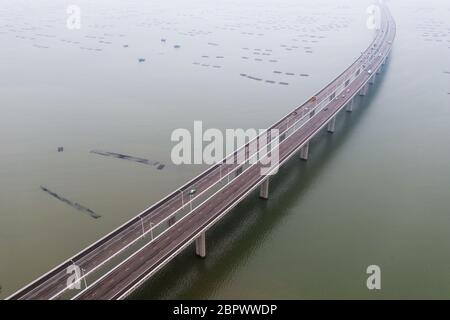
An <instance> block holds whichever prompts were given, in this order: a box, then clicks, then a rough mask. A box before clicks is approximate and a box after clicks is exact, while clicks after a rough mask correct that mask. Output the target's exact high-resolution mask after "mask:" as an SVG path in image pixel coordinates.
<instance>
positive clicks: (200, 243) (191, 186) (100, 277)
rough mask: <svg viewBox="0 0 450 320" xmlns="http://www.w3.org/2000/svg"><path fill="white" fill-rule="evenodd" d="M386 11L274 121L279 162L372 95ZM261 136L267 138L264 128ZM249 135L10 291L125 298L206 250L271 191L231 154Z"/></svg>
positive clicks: (383, 56)
mask: <svg viewBox="0 0 450 320" xmlns="http://www.w3.org/2000/svg"><path fill="white" fill-rule="evenodd" d="M381 15H382V23H381V27H380V29H379V30H376V31H375V32H376V34H375V37H374V40H373V42H372V43H371V44H370V46H369V47H368V48H367V49H366V50H365V51H364V52H363V53H362V54H361V56H360V57H359V58H358V59H357V60H356V61H355V62H354V63H353V64H352V65H351V66H349V67H348V68H347V69H346V70H345V71H344V72H343V73H342V74H340V75H339V76H338V77H337V78H336V79H334V80H333V81H332V82H331V83H330V84H328V85H327V86H326V87H325V88H323V89H322V90H321V91H320V92H318V93H317V94H316V95H315V96H314V97H313V98H311V99H309V100H308V101H307V102H305V103H304V104H302V105H301V106H299V107H297V108H295V109H294V110H293V111H292V112H290V113H289V114H288V115H286V116H285V117H284V118H282V119H281V120H279V121H278V122H276V123H275V124H274V125H272V126H271V127H270V128H269V129H268V131H269V130H270V129H278V130H279V132H280V138H281V139H280V142H279V144H275V141H271V140H269V141H266V142H265V143H266V144H267V147H268V149H269V150H275V148H276V150H277V151H278V152H279V155H280V166H282V165H283V164H284V163H285V162H286V161H288V160H289V159H291V158H292V157H293V156H298V157H300V159H302V160H304V161H306V160H308V153H309V142H310V140H311V139H312V138H313V137H314V136H315V135H316V134H317V133H318V132H319V131H321V130H323V129H325V128H326V130H327V131H328V132H330V133H333V132H334V130H335V124H336V116H337V114H338V113H339V112H341V111H345V112H352V111H353V106H354V99H355V97H356V96H358V95H359V96H364V95H366V94H367V93H368V90H369V89H370V87H371V86H373V85H374V84H375V82H376V79H377V75H378V74H380V73H381V72H382V70H383V67H384V65H385V63H386V60H387V59H388V58H389V54H390V52H391V47H392V43H393V41H394V39H395V35H396V26H395V22H394V20H393V18H392V16H391V14H390V12H389V10H388V9H387V7H386V6H384V5H381ZM255 139H256V140H257V141H256V142H258V143H260V142H261V143H262V141H261V140H262V136H258V137H257V138H255ZM253 142H254V141H253ZM250 143H251V142H249V143H248V144H246V145H244V146H242V147H241V148H240V149H238V150H236V152H234V153H233V154H231V155H229V156H227V157H226V158H225V159H223V161H222V162H220V163H218V164H216V165H213V166H211V167H210V168H208V169H207V170H206V171H204V172H203V173H201V174H200V175H198V176H197V177H195V178H194V179H192V180H191V181H189V182H188V183H186V184H185V185H183V186H182V187H180V188H178V189H177V190H175V191H174V192H173V193H171V194H170V195H168V196H167V197H165V198H164V199H162V200H160V201H159V202H157V203H156V204H154V205H152V206H151V207H149V208H148V209H146V210H144V211H143V212H141V213H140V214H138V215H137V216H136V217H135V218H133V219H131V220H129V221H127V222H126V223H124V224H123V225H122V226H120V227H118V228H117V229H115V230H114V231H112V232H111V233H109V234H108V235H106V236H104V237H103V238H101V239H100V240H98V241H97V242H95V243H94V244H92V245H91V246H89V247H88V248H86V249H84V250H82V251H81V252H79V253H78V254H76V255H75V256H73V257H71V258H70V259H68V260H66V261H65V262H63V263H62V264H60V265H59V266H57V267H55V268H54V269H52V270H51V271H49V272H47V273H46V274H44V275H43V276H41V277H40V278H38V279H37V280H35V281H33V282H32V283H30V284H29V285H27V286H25V287H24V288H22V289H20V290H19V291H17V292H16V293H14V294H13V295H11V296H10V297H9V298H8V299H124V298H126V297H127V296H128V295H129V294H130V293H131V292H133V291H134V290H135V289H136V288H137V287H139V286H140V285H141V284H142V283H143V282H145V281H146V280H147V279H149V278H150V277H151V276H153V275H154V274H155V273H156V272H157V271H158V270H160V269H161V268H162V267H164V265H166V264H167V263H168V262H169V261H171V260H172V259H173V258H174V257H175V256H177V255H178V254H179V253H180V252H181V251H183V250H184V249H185V248H187V247H188V246H190V245H191V244H192V243H195V249H196V254H197V255H198V256H199V257H202V258H205V257H206V254H207V250H206V245H205V238H206V233H207V231H208V229H210V228H211V227H212V226H213V225H214V224H215V223H217V222H219V221H220V220H221V219H222V217H224V216H225V215H226V214H227V213H229V212H230V210H232V209H233V208H234V207H235V206H236V205H237V204H238V203H239V202H240V201H241V200H243V199H244V198H246V197H247V196H248V195H249V194H251V193H252V192H253V191H254V190H255V189H257V188H260V197H261V198H262V199H268V198H269V196H270V192H269V183H270V176H263V175H261V174H260V169H261V168H262V166H261V163H254V162H251V161H248V162H247V163H244V164H242V163H241V164H236V161H227V160H230V158H233V160H234V159H235V157H237V154H238V152H239V151H244V152H245V154H246V156H247V159H250V158H252V157H254V156H256V154H254V153H252V150H251V149H252V148H251V147H250ZM228 163H234V164H228ZM194 190H195V193H194ZM74 265H75V266H77V267H79V268H80V270H81V275H80V278H79V280H80V283H81V284H83V286H82V288H81V289H80V290H74V289H71V288H70V287H68V279H69V277H70V276H71V274H69V273H68V272H67V270H68V268H69V267H71V266H74ZM86 280H89V281H86ZM91 280H92V281H91Z"/></svg>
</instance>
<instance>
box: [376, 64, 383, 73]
mask: <svg viewBox="0 0 450 320" xmlns="http://www.w3.org/2000/svg"><path fill="white" fill-rule="evenodd" d="M381 71H383V65H381V66H380V67H379V68H378V70H377V74H380V73H381Z"/></svg>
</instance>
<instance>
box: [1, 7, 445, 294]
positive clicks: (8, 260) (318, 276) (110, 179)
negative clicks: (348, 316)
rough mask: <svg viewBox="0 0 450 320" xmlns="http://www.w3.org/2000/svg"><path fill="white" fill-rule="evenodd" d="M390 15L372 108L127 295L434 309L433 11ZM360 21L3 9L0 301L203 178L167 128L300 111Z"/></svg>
mask: <svg viewBox="0 0 450 320" xmlns="http://www.w3.org/2000/svg"><path fill="white" fill-rule="evenodd" d="M387 3H388V6H389V7H390V9H391V11H392V14H393V16H394V18H395V20H396V22H397V28H398V30H397V32H398V33H397V39H396V41H395V43H394V49H393V52H392V55H391V59H390V61H389V63H388V65H387V67H386V69H385V71H384V72H383V74H382V75H381V76H380V78H379V80H378V82H377V84H376V85H375V86H374V88H372V89H371V93H370V94H369V95H368V96H367V97H365V98H364V99H359V100H358V105H357V107H356V108H355V111H354V112H353V113H352V114H342V115H341V116H340V117H339V119H338V122H337V130H336V132H335V134H334V135H329V134H327V133H326V132H324V133H322V134H319V135H318V136H317V137H316V138H315V139H314V140H313V143H312V145H311V155H310V161H308V162H307V163H305V162H300V161H299V160H298V159H296V158H294V159H292V160H291V161H290V162H289V163H288V164H287V165H286V166H284V167H283V168H282V169H281V170H280V173H279V174H278V175H277V176H276V177H275V179H274V180H273V182H271V195H270V200H269V201H267V202H263V201H260V200H259V199H258V197H257V194H254V195H252V196H250V197H249V198H248V199H247V200H245V201H244V202H243V203H242V204H241V205H239V206H238V207H237V208H236V209H235V210H233V211H232V212H231V213H230V214H229V216H228V217H227V218H226V219H224V221H223V222H222V223H220V224H218V225H217V226H216V227H215V228H214V229H212V231H210V232H209V233H208V236H207V251H208V257H207V259H204V260H200V259H197V258H195V257H194V255H193V251H192V249H188V250H186V251H185V252H184V253H183V254H181V255H180V256H179V257H177V258H176V259H175V260H174V261H173V262H172V263H170V264H169V265H168V266H167V267H166V268H165V269H164V270H162V271H161V272H160V273H159V274H158V275H157V276H156V277H155V278H154V279H153V280H152V281H150V282H149V283H148V284H146V285H145V286H143V287H142V288H141V289H140V290H138V291H137V292H136V295H134V296H133V297H134V298H187V299H190V298H243V299H252V298H255V299H257V298H290V299H300V298H448V296H449V293H450V232H449V230H450V198H449V196H448V195H449V185H450V125H449V123H450V59H449V58H448V57H449V56H450V55H449V54H450V3H449V2H448V1H438V0H430V1H407V0H392V1H389V2H387ZM73 4H74V5H77V6H79V7H80V8H81V29H79V30H70V29H68V28H67V26H66V22H67V19H68V17H69V14H67V12H66V9H67V7H68V6H69V5H73ZM371 4H372V2H371V1H362V0H314V1H311V0H282V1H281V0H262V1H253V0H240V1H221V2H219V1H207V0H193V1H186V0H183V1H181V0H179V1H175V0H165V1H162V0H158V1H143V0H132V1H119V0H108V1H106V0H101V1H98V0H95V1H92V0H89V1H88V0H84V1H56V0H40V1H31V0H0V74H1V77H0V112H1V113H0V286H1V291H0V298H5V297H6V296H8V295H9V294H11V293H13V292H14V291H15V290H17V289H19V288H20V287H21V286H23V285H25V284H27V283H28V282H30V281H32V280H33V279H35V278H36V277H38V276H39V275H41V274H43V273H45V272H46V271H48V270H49V269H51V268H52V267H54V266H56V265H57V264H59V263H60V262H62V261H63V260H65V259H66V258H68V257H70V256H71V255H73V254H74V253H76V252H78V251H79V250H81V249H82V248H84V247H86V246H87V245H89V244H91V243H92V242H94V241H95V240H97V239H99V238H100V237H102V236H103V235H105V234H106V233H108V232H110V231H111V230H113V229H114V228H116V227H117V226H119V225H120V224H122V223H123V222H125V221H126V220H128V219H130V218H132V217H134V216H135V215H136V214H137V213H139V212H141V211H142V210H143V209H145V208H146V207H148V206H149V205H151V204H152V203H155V202H156V201H158V200H159V199H161V198H162V197H164V196H165V195H167V194H168V193H170V192H171V191H173V190H174V189H176V188H177V187H178V186H180V185H182V184H183V183H184V182H186V181H188V180H190V179H191V178H192V177H194V176H195V175H196V174H198V173H200V172H201V171H202V170H204V169H205V168H206V166H192V165H183V166H176V165H174V164H173V163H172V161H171V158H170V153H171V149H172V147H173V145H174V144H173V143H172V142H171V141H170V136H171V133H172V132H173V130H175V129H177V128H187V129H192V127H193V122H194V121H195V120H202V121H203V124H204V127H206V128H218V129H221V130H225V129H227V128H257V129H259V128H266V127H268V126H269V125H271V124H272V123H274V122H275V121H276V120H278V119H280V118H281V117H283V116H284V115H285V114H287V113H288V112H290V111H291V110H293V109H294V107H296V106H298V105H300V104H302V103H303V102H304V101H306V100H307V99H308V98H310V97H311V96H312V95H314V93H315V92H317V91H319V90H320V89H321V88H322V87H324V86H325V85H326V84H327V83H328V82H330V81H331V80H332V79H333V78H334V77H336V76H337V75H338V74H340V73H341V72H342V71H343V70H344V69H346V68H347V66H349V65H350V64H351V63H352V62H353V61H354V60H355V59H357V58H358V57H359V55H360V52H361V51H362V50H364V49H365V48H366V47H367V46H368V45H369V43H370V42H371V40H372V39H373V36H374V33H373V31H372V30H369V29H368V28H367V25H366V24H367V19H368V14H367V11H366V10H367V8H368V7H369V6H370V5H371ZM255 79H256V80H255ZM59 147H62V148H63V149H60V150H59V151H60V152H58V148H59ZM123 155H126V156H127V157H128V158H127V157H125V158H124V157H123ZM371 264H376V265H379V266H380V267H381V270H382V290H381V291H379V292H375V293H374V292H370V291H369V290H367V288H366V278H367V275H366V268H367V266H369V265H371Z"/></svg>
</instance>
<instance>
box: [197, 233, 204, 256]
mask: <svg viewBox="0 0 450 320" xmlns="http://www.w3.org/2000/svg"><path fill="white" fill-rule="evenodd" d="M195 254H196V255H197V256H199V257H200V258H205V257H206V233H205V232H202V233H201V234H200V236H199V237H198V238H197V239H195Z"/></svg>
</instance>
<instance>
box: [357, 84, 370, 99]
mask: <svg viewBox="0 0 450 320" xmlns="http://www.w3.org/2000/svg"><path fill="white" fill-rule="evenodd" d="M368 90H369V86H368V84H365V85H364V87H362V88H361V90H360V91H359V95H360V96H365V95H366V94H367V91H368Z"/></svg>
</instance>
